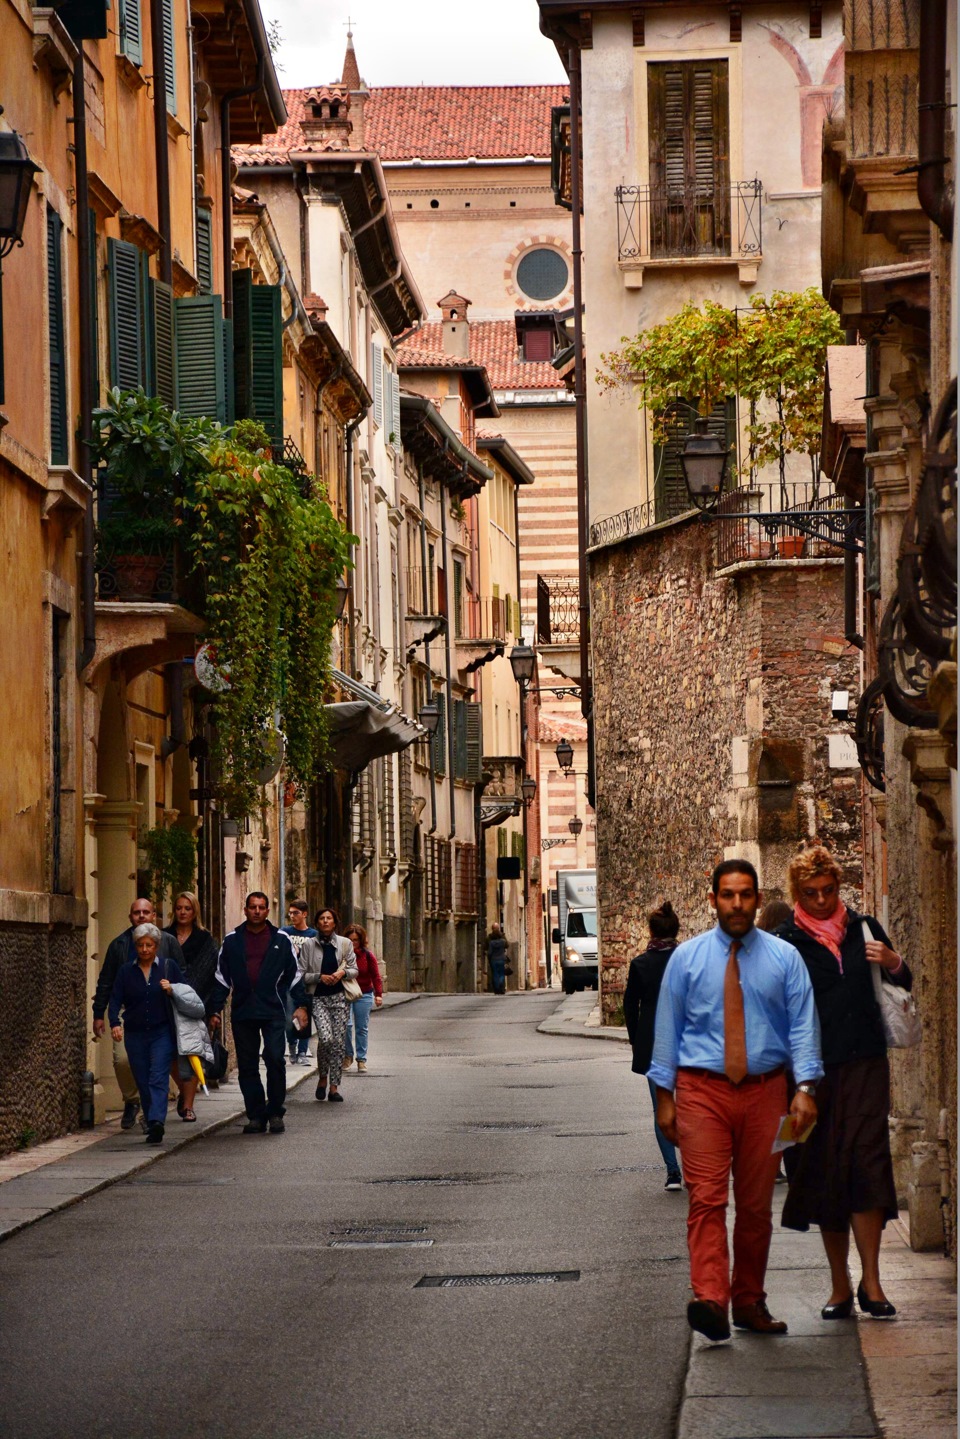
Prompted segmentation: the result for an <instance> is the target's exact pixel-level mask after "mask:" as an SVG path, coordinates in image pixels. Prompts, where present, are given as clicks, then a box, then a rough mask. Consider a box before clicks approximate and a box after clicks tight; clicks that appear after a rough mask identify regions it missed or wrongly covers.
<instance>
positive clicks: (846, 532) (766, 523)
mask: <svg viewBox="0 0 960 1439" xmlns="http://www.w3.org/2000/svg"><path fill="white" fill-rule="evenodd" d="M863 514H864V512H863V510H769V511H766V510H764V511H762V512H758V511H757V510H744V511H739V510H738V511H736V512H731V511H729V510H724V511H722V512H717V511H716V510H708V511H706V512H705V514H704V518H705V519H710V520H716V521H717V522H721V521H725V520H738V521H739V522H740V523H741V524H742V523H743V522H744V520H750V521H751V522H752V523H753V524H756V525H759V526H760V528H761V529H763V530H765V531H766V532H767V534H768V535H769V536H770V537H771V538H772V537H773V536H774V535H775V534H776V533H777V531H778V530H790V531H792V532H794V533H799V534H802V535H807V536H808V538H810V539H812V540H818V541H819V542H820V543H821V544H824V545H836V547H837V549H838V550H849V552H850V553H851V554H854V555H862V554H865V553H866V546H865V544H864V541H863V540H862V539H861V538H860V535H859V532H860V530H861V528H862V521H863ZM858 522H860V523H858ZM818 524H819V525H820V526H823V527H824V528H826V529H827V530H828V533H827V534H824V531H823V528H818Z"/></svg>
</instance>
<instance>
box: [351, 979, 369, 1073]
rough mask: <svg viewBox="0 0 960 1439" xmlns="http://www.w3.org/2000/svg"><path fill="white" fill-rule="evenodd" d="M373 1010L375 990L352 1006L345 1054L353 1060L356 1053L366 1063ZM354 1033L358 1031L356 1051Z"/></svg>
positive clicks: (362, 995)
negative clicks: (371, 1012)
mask: <svg viewBox="0 0 960 1439" xmlns="http://www.w3.org/2000/svg"><path fill="white" fill-rule="evenodd" d="M372 1008H373V990H372V989H371V991H370V993H369V994H361V996H360V998H359V999H355V1000H354V1001H353V1003H352V1004H351V1006H350V1012H349V1014H348V1015H347V1040H346V1047H345V1049H344V1054H345V1055H346V1057H347V1058H348V1059H352V1058H353V1056H354V1053H356V1056H357V1058H358V1059H362V1060H364V1061H366V1058H367V1034H368V1032H369V1029H370V1011H371V1009H372ZM354 1031H356V1035H357V1038H356V1049H354V1038H353V1035H354Z"/></svg>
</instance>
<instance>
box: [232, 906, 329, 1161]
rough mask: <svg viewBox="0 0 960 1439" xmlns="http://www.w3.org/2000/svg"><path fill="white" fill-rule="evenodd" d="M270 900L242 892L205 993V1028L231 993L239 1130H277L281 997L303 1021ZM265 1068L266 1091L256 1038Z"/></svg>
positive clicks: (283, 1093) (302, 995)
mask: <svg viewBox="0 0 960 1439" xmlns="http://www.w3.org/2000/svg"><path fill="white" fill-rule="evenodd" d="M269 908H270V901H269V900H268V898H267V896H266V895H265V894H264V893H263V891H262V890H253V891H252V893H250V894H248V895H247V901H246V904H245V905H244V914H245V915H246V920H245V921H244V923H243V924H238V925H237V927H236V929H234V930H231V931H230V933H229V934H228V935H227V937H226V939H225V940H224V941H223V944H222V945H221V946H220V954H219V957H218V959H217V973H216V977H215V979H214V985H213V993H212V995H211V997H210V1027H211V1029H216V1028H217V1026H218V1025H219V1024H220V1014H221V1011H222V1010H223V1006H224V1005H225V1004H226V1002H227V996H228V995H229V994H230V993H231V992H232V994H233V1007H232V1011H231V1025H232V1029H233V1042H234V1044H235V1046H236V1050H237V1071H238V1073H237V1078H238V1079H239V1081H240V1090H241V1093H242V1094H243V1100H244V1104H245V1105H246V1109H247V1120H248V1123H247V1124H246V1125H244V1129H243V1132H244V1134H265V1133H266V1132H267V1128H268V1127H269V1130H270V1133H271V1134H282V1133H283V1130H284V1123H283V1116H284V1113H285V1105H284V1101H285V1099H286V1097H287V1070H286V1063H285V1059H284V1040H285V1030H286V1023H287V1015H286V996H287V994H289V995H290V998H291V999H292V1000H293V1003H294V1004H295V1005H297V1010H296V1013H295V1015H294V1018H295V1019H299V1021H300V1023H301V1024H302V1025H305V1024H306V1023H307V1009H306V1006H307V1003H308V1001H307V993H306V990H305V989H304V987H303V981H302V979H301V978H300V976H299V973H298V970H297V960H296V956H295V954H294V952H293V945H292V944H291V943H290V936H289V935H288V934H284V932H283V930H282V929H277V927H276V925H273V924H271V923H270V922H269V920H268V919H267V911H268V910H269ZM261 1037H262V1040H263V1060H264V1064H265V1065H266V1069H267V1092H266V1094H264V1092H263V1083H262V1081H261V1079H260V1042H261Z"/></svg>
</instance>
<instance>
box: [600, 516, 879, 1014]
mask: <svg viewBox="0 0 960 1439" xmlns="http://www.w3.org/2000/svg"><path fill="white" fill-rule="evenodd" d="M592 575H593V581H592V582H593V586H594V604H595V605H596V606H597V608H598V610H599V611H600V612H601V613H602V614H604V615H606V614H616V615H617V617H618V622H617V624H616V625H609V626H607V625H603V626H600V627H598V630H597V632H596V633H595V635H594V642H593V663H594V676H595V685H596V696H597V699H596V704H597V709H596V725H597V733H598V735H601V736H602V737H603V741H602V743H598V745H597V882H598V889H597V894H598V907H599V911H600V942H601V968H602V976H601V992H602V995H603V1006H604V1012H605V1014H606V1015H607V1016H609V1017H615V1016H616V1014H617V1011H618V1008H619V1006H620V1005H621V1004H622V992H623V986H624V983H625V980H626V970H627V967H628V965H629V962H630V960H631V959H632V958H633V956H634V955H635V954H637V953H638V952H639V951H640V950H641V949H643V948H644V945H645V943H646V937H647V925H646V916H647V914H648V912H649V911H650V910H651V909H653V908H655V907H656V906H657V905H659V904H660V903H661V902H662V901H663V900H665V899H669V900H670V901H671V903H672V904H673V907H674V909H675V910H676V912H677V914H678V915H679V916H680V921H681V926H682V928H681V933H682V935H683V936H689V935H691V934H695V933H697V932H698V931H699V930H701V929H703V928H706V927H708V926H709V924H710V923H711V918H710V915H711V911H710V909H709V906H708V902H707V893H708V890H709V881H710V874H711V872H712V870H713V867H714V865H715V864H716V863H717V860H718V859H719V858H722V857H723V856H724V855H729V854H737V855H742V856H743V857H745V858H747V859H750V860H752V861H753V862H754V863H755V864H756V865H757V868H758V870H759V872H760V874H761V876H762V883H763V888H764V894H765V897H766V898H768V899H774V898H781V897H783V895H784V893H785V887H786V869H787V865H788V864H789V860H790V857H791V856H792V855H793V854H794V853H795V851H796V848H797V845H798V843H799V842H800V841H801V840H805V839H809V838H811V837H812V836H814V835H817V836H819V837H820V839H822V840H823V841H824V842H825V843H826V844H828V845H829V846H830V848H831V849H832V850H833V851H834V853H836V855H837V856H838V858H839V860H840V863H841V865H842V866H843V869H844V876H845V884H844V894H845V897H846V898H847V899H848V900H849V902H850V903H851V904H854V905H858V904H859V903H860V899H861V888H860V779H859V769H858V762H857V756H856V750H855V748H854V747H853V745H852V743H851V741H850V739H849V735H848V734H846V733H845V732H844V730H843V727H842V726H840V725H839V724H833V725H832V724H831V722H830V697H831V693H832V691H833V690H836V689H850V688H852V687H853V686H854V685H855V682H856V678H857V670H858V659H857V652H856V650H855V649H854V648H853V647H852V646H850V645H848V644H847V643H846V641H845V640H844V638H843V573H842V562H841V561H839V560H836V559H809V560H803V559H800V560H784V561H781V562H778V561H758V562H751V561H744V562H741V563H739V564H736V565H733V566H727V567H724V568H722V569H718V568H717V564H716V552H715V530H714V529H712V528H708V527H706V526H704V525H703V524H702V523H700V521H699V520H698V519H696V518H694V517H688V518H686V519H679V520H675V521H673V522H671V523H669V524H667V525H663V526H661V527H659V528H658V529H656V530H648V531H647V532H645V533H644V534H641V535H639V536H636V537H634V538H632V539H629V540H625V541H623V542H622V543H621V544H619V545H613V546H608V547H607V548H605V549H604V550H603V551H601V552H600V553H599V554H596V555H595V556H594V559H593V570H592ZM638 654H642V655H643V656H644V663H643V665H642V666H640V665H638V664H637V663H636V656H637V655H638Z"/></svg>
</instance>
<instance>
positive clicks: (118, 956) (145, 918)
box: [93, 896, 186, 1129]
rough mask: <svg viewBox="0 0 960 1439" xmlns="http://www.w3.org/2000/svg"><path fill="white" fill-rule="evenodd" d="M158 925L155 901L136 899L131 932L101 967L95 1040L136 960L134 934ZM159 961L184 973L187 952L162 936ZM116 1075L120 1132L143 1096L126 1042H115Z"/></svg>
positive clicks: (133, 1119) (125, 933) (115, 941)
mask: <svg viewBox="0 0 960 1439" xmlns="http://www.w3.org/2000/svg"><path fill="white" fill-rule="evenodd" d="M156 922H157V911H156V909H155V908H154V904H153V901H152V900H150V899H146V898H144V897H143V896H141V898H139V899H135V900H134V901H133V904H132V905H131V906H130V928H129V929H125V930H124V931H123V933H122V934H118V935H117V937H116V939H112V940H111V941H110V943H109V945H108V946H107V952H106V954H105V955H104V957H103V964H102V965H101V966H100V973H99V975H98V976H97V988H96V993H95V994H94V996H93V1037H94V1039H99V1038H100V1036H101V1034H103V1031H104V1030H105V1029H106V1019H105V1018H104V1016H105V1015H106V1012H107V1005H108V1004H109V1003H110V995H111V994H112V993H113V982H114V980H115V979H116V977H117V970H118V969H119V968H120V966H121V964H126V963H127V961H128V960H132V959H135V958H136V950H135V949H134V947H133V931H134V930H135V929H136V927H137V925H138V924H156ZM158 957H159V958H160V959H172V960H174V961H175V963H177V964H178V965H179V966H180V968H181V969H185V968H186V964H185V962H184V958H183V951H182V950H181V948H180V946H179V944H178V943H177V941H176V939H175V938H174V936H173V935H172V934H166V933H164V934H162V936H161V940H160V948H159V950H158ZM113 1072H114V1074H115V1075H116V1077H117V1084H118V1085H119V1086H120V1093H121V1094H122V1095H123V1118H122V1119H121V1120H120V1128H121V1129H132V1128H133V1126H134V1125H135V1124H136V1122H137V1110H138V1109H139V1108H140V1092H139V1090H138V1089H137V1082H136V1080H135V1079H134V1077H133V1071H132V1070H131V1068H130V1061H129V1059H128V1058H127V1051H126V1049H125V1048H124V1045H123V1040H122V1039H120V1040H114V1042H113Z"/></svg>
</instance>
